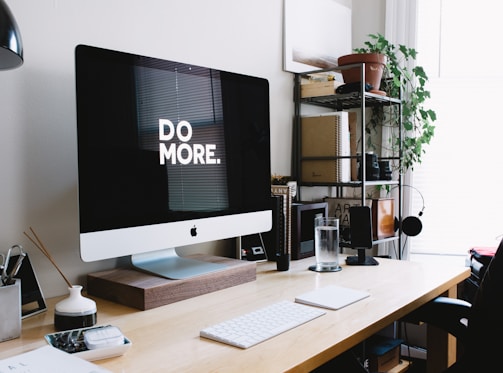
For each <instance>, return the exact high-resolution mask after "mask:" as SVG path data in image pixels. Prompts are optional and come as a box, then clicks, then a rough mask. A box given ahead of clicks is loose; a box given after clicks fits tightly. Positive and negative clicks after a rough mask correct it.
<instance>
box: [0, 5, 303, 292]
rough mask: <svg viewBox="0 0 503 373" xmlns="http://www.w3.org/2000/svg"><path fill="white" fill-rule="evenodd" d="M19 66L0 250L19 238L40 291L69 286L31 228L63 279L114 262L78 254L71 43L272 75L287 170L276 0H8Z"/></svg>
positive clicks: (14, 73)
mask: <svg viewBox="0 0 503 373" xmlns="http://www.w3.org/2000/svg"><path fill="white" fill-rule="evenodd" d="M7 3H8V5H9V7H10V8H11V11H12V13H13V14H14V16H15V18H16V20H17V22H18V25H19V27H20V30H21V33H22V38H23V42H24V48H25V63H24V65H23V66H22V67H21V68H19V69H16V70H10V71H5V72H1V73H0V95H1V97H0V102H1V112H2V120H1V123H0V130H1V136H0V152H1V153H0V175H1V180H2V182H1V186H0V188H1V189H0V211H1V213H2V218H1V223H0V250H2V251H4V250H6V248H8V247H9V246H11V245H13V244H15V243H21V244H22V245H23V246H24V247H25V248H26V249H27V251H28V252H29V255H30V257H31V258H32V262H33V263H34V266H35V269H36V271H37V274H38V277H39V280H40V282H41V285H42V290H43V292H44V294H45V295H46V296H54V295H59V294H64V293H65V292H66V285H65V283H64V281H63V280H62V279H61V278H60V276H59V275H58V274H57V272H56V271H55V270H54V269H53V267H52V266H51V264H50V263H49V261H48V260H47V259H45V258H44V257H43V256H42V255H41V254H40V253H39V252H38V250H37V249H36V248H35V247H34V246H33V245H32V244H31V243H30V242H29V241H28V240H27V239H26V238H25V237H24V235H23V231H25V230H28V229H29V227H30V226H32V227H33V228H34V229H35V231H36V232H37V233H38V234H39V236H40V237H41V238H42V240H43V241H44V242H45V244H46V246H47V247H48V248H49V250H50V251H51V253H52V254H53V256H54V257H55V259H56V262H57V263H58V264H59V265H60V267H61V268H62V269H63V271H64V272H65V273H66V275H67V277H69V278H70V281H72V282H74V283H83V281H84V275H85V274H86V273H88V272H92V271H95V270H99V269H102V268H109V267H111V266H113V265H114V262H113V261H104V262H99V263H83V262H82V261H81V260H80V257H79V252H78V216H77V189H76V188H77V159H76V132H75V126H76V119H75V87H74V56H73V53H74V48H75V46H76V45H77V44H79V43H82V44H90V45H95V46H100V47H105V48H109V49H117V50H122V51H127V52H132V53H137V54H143V55H147V56H154V57H160V58H166V59H172V60H178V61H182V62H190V63H193V64H198V65H203V66H209V67H214V68H218V69H223V70H228V71H233V72H239V73H244V74H249V75H255V76H261V77H265V78H267V79H269V81H270V90H271V123H272V128H271V131H272V133H271V137H272V143H273V154H272V171H273V172H275V173H278V174H289V172H290V154H291V140H290V134H291V117H292V112H293V103H292V95H291V92H292V81H293V80H292V75H291V74H289V73H286V72H283V71H282V14H283V12H282V10H283V1H282V0H255V1H246V2H245V1H234V0H213V1H205V0H145V1H143V0H142V1H140V0H136V1H135V0H107V1H103V0H85V1H84V0H65V1H59V0H10V1H9V0H8V1H7Z"/></svg>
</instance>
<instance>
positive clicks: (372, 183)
mask: <svg viewBox="0 0 503 373" xmlns="http://www.w3.org/2000/svg"><path fill="white" fill-rule="evenodd" d="M362 185H363V182H362V181H346V182H342V183H340V182H339V183H326V182H321V183H314V182H305V181H304V182H299V186H306V187H314V186H334V187H348V188H360V187H361V186H362ZM365 185H366V186H377V185H398V181H397V180H371V181H369V180H367V181H365Z"/></svg>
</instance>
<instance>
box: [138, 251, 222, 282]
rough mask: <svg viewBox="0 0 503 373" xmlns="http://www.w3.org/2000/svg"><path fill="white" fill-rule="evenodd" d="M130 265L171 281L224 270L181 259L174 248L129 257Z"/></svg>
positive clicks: (217, 264)
mask: <svg viewBox="0 0 503 373" xmlns="http://www.w3.org/2000/svg"><path fill="white" fill-rule="evenodd" d="M131 263H132V265H133V266H134V267H135V268H137V269H139V270H142V271H145V272H148V273H151V274H154V275H157V276H161V277H165V278H169V279H172V280H183V279H187V278H192V277H196V276H199V275H203V274H206V273H210V272H216V271H220V270H223V269H225V268H226V266H225V265H223V264H221V263H211V262H203V261H201V260H197V259H191V258H184V257H181V256H179V255H178V253H177V252H176V250H175V248H170V249H165V250H160V251H153V252H149V253H142V254H134V255H131Z"/></svg>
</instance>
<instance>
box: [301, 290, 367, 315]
mask: <svg viewBox="0 0 503 373" xmlns="http://www.w3.org/2000/svg"><path fill="white" fill-rule="evenodd" d="M369 295H370V293H368V292H366V291H361V290H355V289H350V288H345V287H341V286H335V285H332V286H326V287H323V288H319V289H316V290H313V291H310V292H308V293H305V294H301V295H299V296H297V297H296V298H295V301H296V302H297V303H304V304H308V305H310V306H317V307H322V308H328V309H331V310H338V309H340V308H342V307H345V306H347V305H349V304H351V303H354V302H357V301H359V300H361V299H364V298H367V297H368V296H369Z"/></svg>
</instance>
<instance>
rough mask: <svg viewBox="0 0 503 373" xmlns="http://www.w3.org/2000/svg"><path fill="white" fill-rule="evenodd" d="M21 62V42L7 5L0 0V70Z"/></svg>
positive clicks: (15, 65)
mask: <svg viewBox="0 0 503 373" xmlns="http://www.w3.org/2000/svg"><path fill="white" fill-rule="evenodd" d="M22 64H23V42H22V40H21V34H20V33H19V28H18V27H17V23H16V20H15V19H14V17H13V15H12V13H11V11H10V9H9V7H8V6H7V4H5V2H4V0H0V70H9V69H15V68H16V67H19V66H21V65H22Z"/></svg>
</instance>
